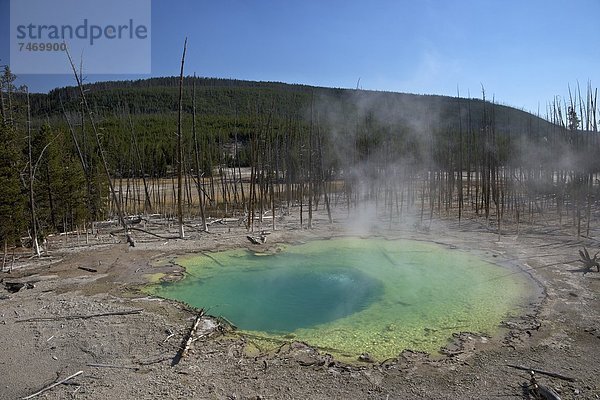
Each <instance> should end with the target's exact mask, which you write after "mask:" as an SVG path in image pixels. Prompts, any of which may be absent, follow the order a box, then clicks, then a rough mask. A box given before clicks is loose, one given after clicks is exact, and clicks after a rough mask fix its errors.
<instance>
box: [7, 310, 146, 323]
mask: <svg viewBox="0 0 600 400" xmlns="http://www.w3.org/2000/svg"><path fill="white" fill-rule="evenodd" d="M142 311H143V310H142V309H141V308H140V309H135V310H128V311H115V312H107V313H100V314H88V315H65V316H59V317H33V318H27V319H19V320H17V321H15V322H42V321H60V320H72V319H90V318H97V317H109V316H113V315H130V314H139V313H141V312H142Z"/></svg>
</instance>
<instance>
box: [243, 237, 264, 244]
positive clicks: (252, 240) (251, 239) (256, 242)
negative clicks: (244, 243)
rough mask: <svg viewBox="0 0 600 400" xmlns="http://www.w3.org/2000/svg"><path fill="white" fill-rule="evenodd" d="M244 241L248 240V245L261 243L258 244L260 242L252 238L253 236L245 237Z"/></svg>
mask: <svg viewBox="0 0 600 400" xmlns="http://www.w3.org/2000/svg"><path fill="white" fill-rule="evenodd" d="M246 239H248V240H249V241H250V243H252V244H262V243H261V242H260V240H258V239H256V238H255V237H253V236H250V235H247V236H246Z"/></svg>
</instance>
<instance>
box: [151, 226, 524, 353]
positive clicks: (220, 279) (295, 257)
mask: <svg viewBox="0 0 600 400" xmlns="http://www.w3.org/2000/svg"><path fill="white" fill-rule="evenodd" d="M280 250H281V251H280V252H278V253H276V254H269V255H255V254H254V253H252V252H249V251H247V250H233V251H226V252H219V253H211V254H210V256H204V255H193V256H188V257H183V258H180V259H178V263H180V264H181V265H183V266H184V267H185V268H186V270H187V272H188V275H189V276H188V277H186V278H185V279H184V280H182V281H179V282H171V283H163V284H160V285H157V286H155V287H154V288H153V289H152V291H153V293H155V294H157V295H159V296H162V297H167V298H172V299H177V300H181V301H184V302H186V303H188V304H191V305H193V306H196V307H204V308H207V309H209V311H208V313H209V314H212V315H222V316H224V317H226V318H227V319H228V320H230V321H232V322H233V323H234V324H235V325H237V326H238V327H239V328H240V329H242V330H245V331H251V332H252V333H255V334H258V335H261V336H265V337H270V338H285V339H289V338H294V339H295V340H302V341H306V342H308V343H310V344H312V345H315V346H317V347H322V348H325V349H327V350H328V351H330V352H333V353H335V354H336V355H337V356H341V357H348V358H355V357H356V356H357V355H359V354H361V353H363V352H368V353H369V354H371V355H372V356H374V357H376V358H379V359H384V358H388V357H393V356H396V355H397V354H398V353H400V352H401V351H402V350H403V349H407V348H408V349H412V350H422V351H428V352H436V351H438V350H439V349H440V347H442V346H443V345H444V344H445V343H446V342H447V341H448V340H449V338H451V336H452V333H454V332H459V331H470V332H480V333H487V334H493V333H495V332H496V331H497V329H498V325H499V323H500V322H501V320H502V319H504V318H505V317H506V316H507V314H509V313H512V312H517V310H518V307H519V305H521V304H523V303H524V301H525V299H526V298H528V297H529V295H530V294H531V293H532V292H533V291H534V290H533V287H532V284H531V283H530V282H529V281H528V280H526V279H524V278H523V277H522V276H520V274H514V273H512V271H510V270H508V269H506V268H503V267H499V266H497V265H495V264H491V263H488V262H485V261H483V260H481V259H480V258H478V257H476V256H473V255H471V254H468V253H465V252H462V251H459V250H456V249H454V250H453V249H449V248H447V247H446V246H442V245H437V244H432V243H425V242H417V241H408V240H385V239H358V238H343V239H332V240H321V241H314V242H310V243H307V244H303V245H298V246H281V249H280Z"/></svg>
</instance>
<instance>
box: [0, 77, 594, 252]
mask: <svg viewBox="0 0 600 400" xmlns="http://www.w3.org/2000/svg"><path fill="white" fill-rule="evenodd" d="M14 78H15V77H14V76H13V75H12V74H11V73H10V71H9V70H8V69H5V71H4V74H3V77H2V84H1V89H2V90H1V91H0V92H1V95H2V96H1V99H2V103H1V104H2V123H1V127H0V129H1V131H0V139H1V140H0V142H1V143H0V175H1V182H2V190H1V191H0V219H1V221H0V230H1V231H0V240H2V242H3V243H4V244H5V247H6V246H11V245H15V244H20V243H21V242H22V238H24V237H29V238H34V236H35V237H37V238H38V239H39V240H43V238H44V236H45V235H47V234H49V233H52V232H63V231H69V230H73V229H76V228H78V227H86V226H88V225H89V224H90V222H91V221H97V220H101V219H105V218H111V217H114V214H115V212H116V207H115V206H116V203H117V202H118V203H120V205H121V206H122V208H123V210H124V211H125V212H126V213H129V214H131V213H135V214H138V213H146V214H148V213H160V214H162V215H166V216H172V215H174V214H175V213H176V209H175V207H174V205H175V204H176V203H177V201H178V199H177V196H179V192H178V191H177V190H176V189H177V188H176V185H178V181H176V180H175V173H176V171H177V166H178V165H177V164H178V159H179V158H178V154H177V137H176V133H177V129H178V127H177V125H178V110H179V96H178V85H179V78H176V77H169V78H152V79H147V80H139V81H126V82H101V83H94V84H89V85H84V88H85V92H84V93H85V96H86V101H87V104H88V108H86V107H84V103H83V101H82V100H83V99H82V97H81V93H80V90H79V88H78V87H66V88H59V89H55V90H53V91H51V92H50V93H48V94H27V90H26V88H17V87H15V86H14ZM183 82H184V84H183V97H182V102H181V109H182V126H181V132H182V138H181V139H182V154H181V163H182V171H183V174H184V177H183V181H182V182H183V183H182V184H183V185H185V187H184V190H182V191H181V196H184V197H185V199H184V213H185V215H186V218H191V217H195V216H202V219H203V220H205V219H206V217H207V216H211V215H212V216H230V215H240V216H245V221H246V223H247V225H248V228H249V229H250V228H251V227H252V224H253V223H254V221H255V219H256V218H262V216H263V215H265V213H266V212H268V211H269V210H272V211H273V214H274V210H275V208H279V207H282V206H285V207H289V206H292V205H297V206H300V213H301V218H302V219H303V221H302V223H305V224H307V226H310V224H311V217H312V211H313V210H314V209H315V208H317V207H320V206H322V207H327V209H328V210H329V208H330V206H331V205H332V204H334V205H335V206H337V207H345V208H347V209H348V211H349V213H350V210H352V209H355V208H356V207H357V206H358V204H360V203H362V202H367V201H368V202H374V203H375V204H376V208H377V210H378V212H379V214H380V216H385V218H388V219H389V221H390V222H392V221H396V222H401V221H402V218H403V215H406V214H405V213H408V212H412V213H414V212H416V214H417V215H418V216H419V217H420V221H421V222H422V221H423V220H426V219H428V218H429V219H430V218H432V217H433V216H434V215H437V216H442V215H445V216H448V217H451V218H459V219H460V218H464V216H465V215H467V214H468V215H473V216H475V217H477V216H482V217H485V218H486V219H488V220H489V221H493V222H494V223H495V224H497V227H498V229H500V226H501V225H503V221H505V222H506V223H508V224H514V223H516V224H517V226H518V224H519V223H522V222H523V221H525V220H527V221H529V222H532V221H535V220H536V219H538V217H540V216H541V215H548V213H552V215H554V216H556V217H557V218H558V220H559V223H560V224H563V223H566V222H568V223H569V224H570V226H573V227H576V229H577V232H578V234H581V233H582V232H583V231H584V230H586V228H587V231H589V225H590V222H591V221H592V220H593V218H594V215H593V214H594V213H593V209H594V207H595V206H596V202H597V193H596V192H597V180H596V178H595V177H596V174H597V172H598V170H599V169H600V163H599V162H598V157H596V154H597V150H598V134H597V125H596V113H597V103H596V94H595V92H594V91H592V90H591V87H589V88H587V92H586V93H585V94H584V95H581V94H579V93H577V94H576V95H574V96H572V97H571V98H570V99H569V100H568V101H563V102H559V101H557V100H555V101H551V102H550V103H549V104H548V107H547V109H546V110H545V115H544V116H543V117H544V118H541V117H540V116H534V115H531V114H529V113H526V112H523V111H521V110H517V109H515V108H511V107H508V106H504V105H498V104H495V103H494V102H493V101H491V102H490V101H489V99H487V98H486V94H485V92H483V91H482V93H481V96H480V97H481V98H479V99H473V98H463V97H445V96H431V95H413V94H403V93H390V92H372V91H362V90H348V89H329V88H320V87H310V86H305V85H289V84H283V83H270V82H249V81H238V80H228V79H211V78H195V77H185V79H184V80H183ZM102 155H104V158H105V161H106V166H107V169H108V172H109V174H108V175H109V176H110V177H111V182H112V183H114V191H115V196H111V195H110V186H109V184H108V183H109V182H108V177H107V174H106V173H105V170H104V166H103V162H102ZM273 221H274V219H273Z"/></svg>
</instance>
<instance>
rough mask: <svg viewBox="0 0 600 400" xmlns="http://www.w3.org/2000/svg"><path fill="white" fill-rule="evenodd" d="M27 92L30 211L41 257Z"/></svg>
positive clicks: (36, 247)
mask: <svg viewBox="0 0 600 400" xmlns="http://www.w3.org/2000/svg"><path fill="white" fill-rule="evenodd" d="M25 90H26V91H27V93H26V94H27V151H28V155H29V164H28V165H29V168H28V171H29V211H30V213H31V229H32V231H33V235H32V242H31V245H32V247H33V250H34V251H35V254H36V255H37V256H38V257H39V256H40V247H39V245H38V232H37V221H36V216H35V199H34V193H33V157H32V156H31V104H30V102H29V89H28V88H26V89H25Z"/></svg>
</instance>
